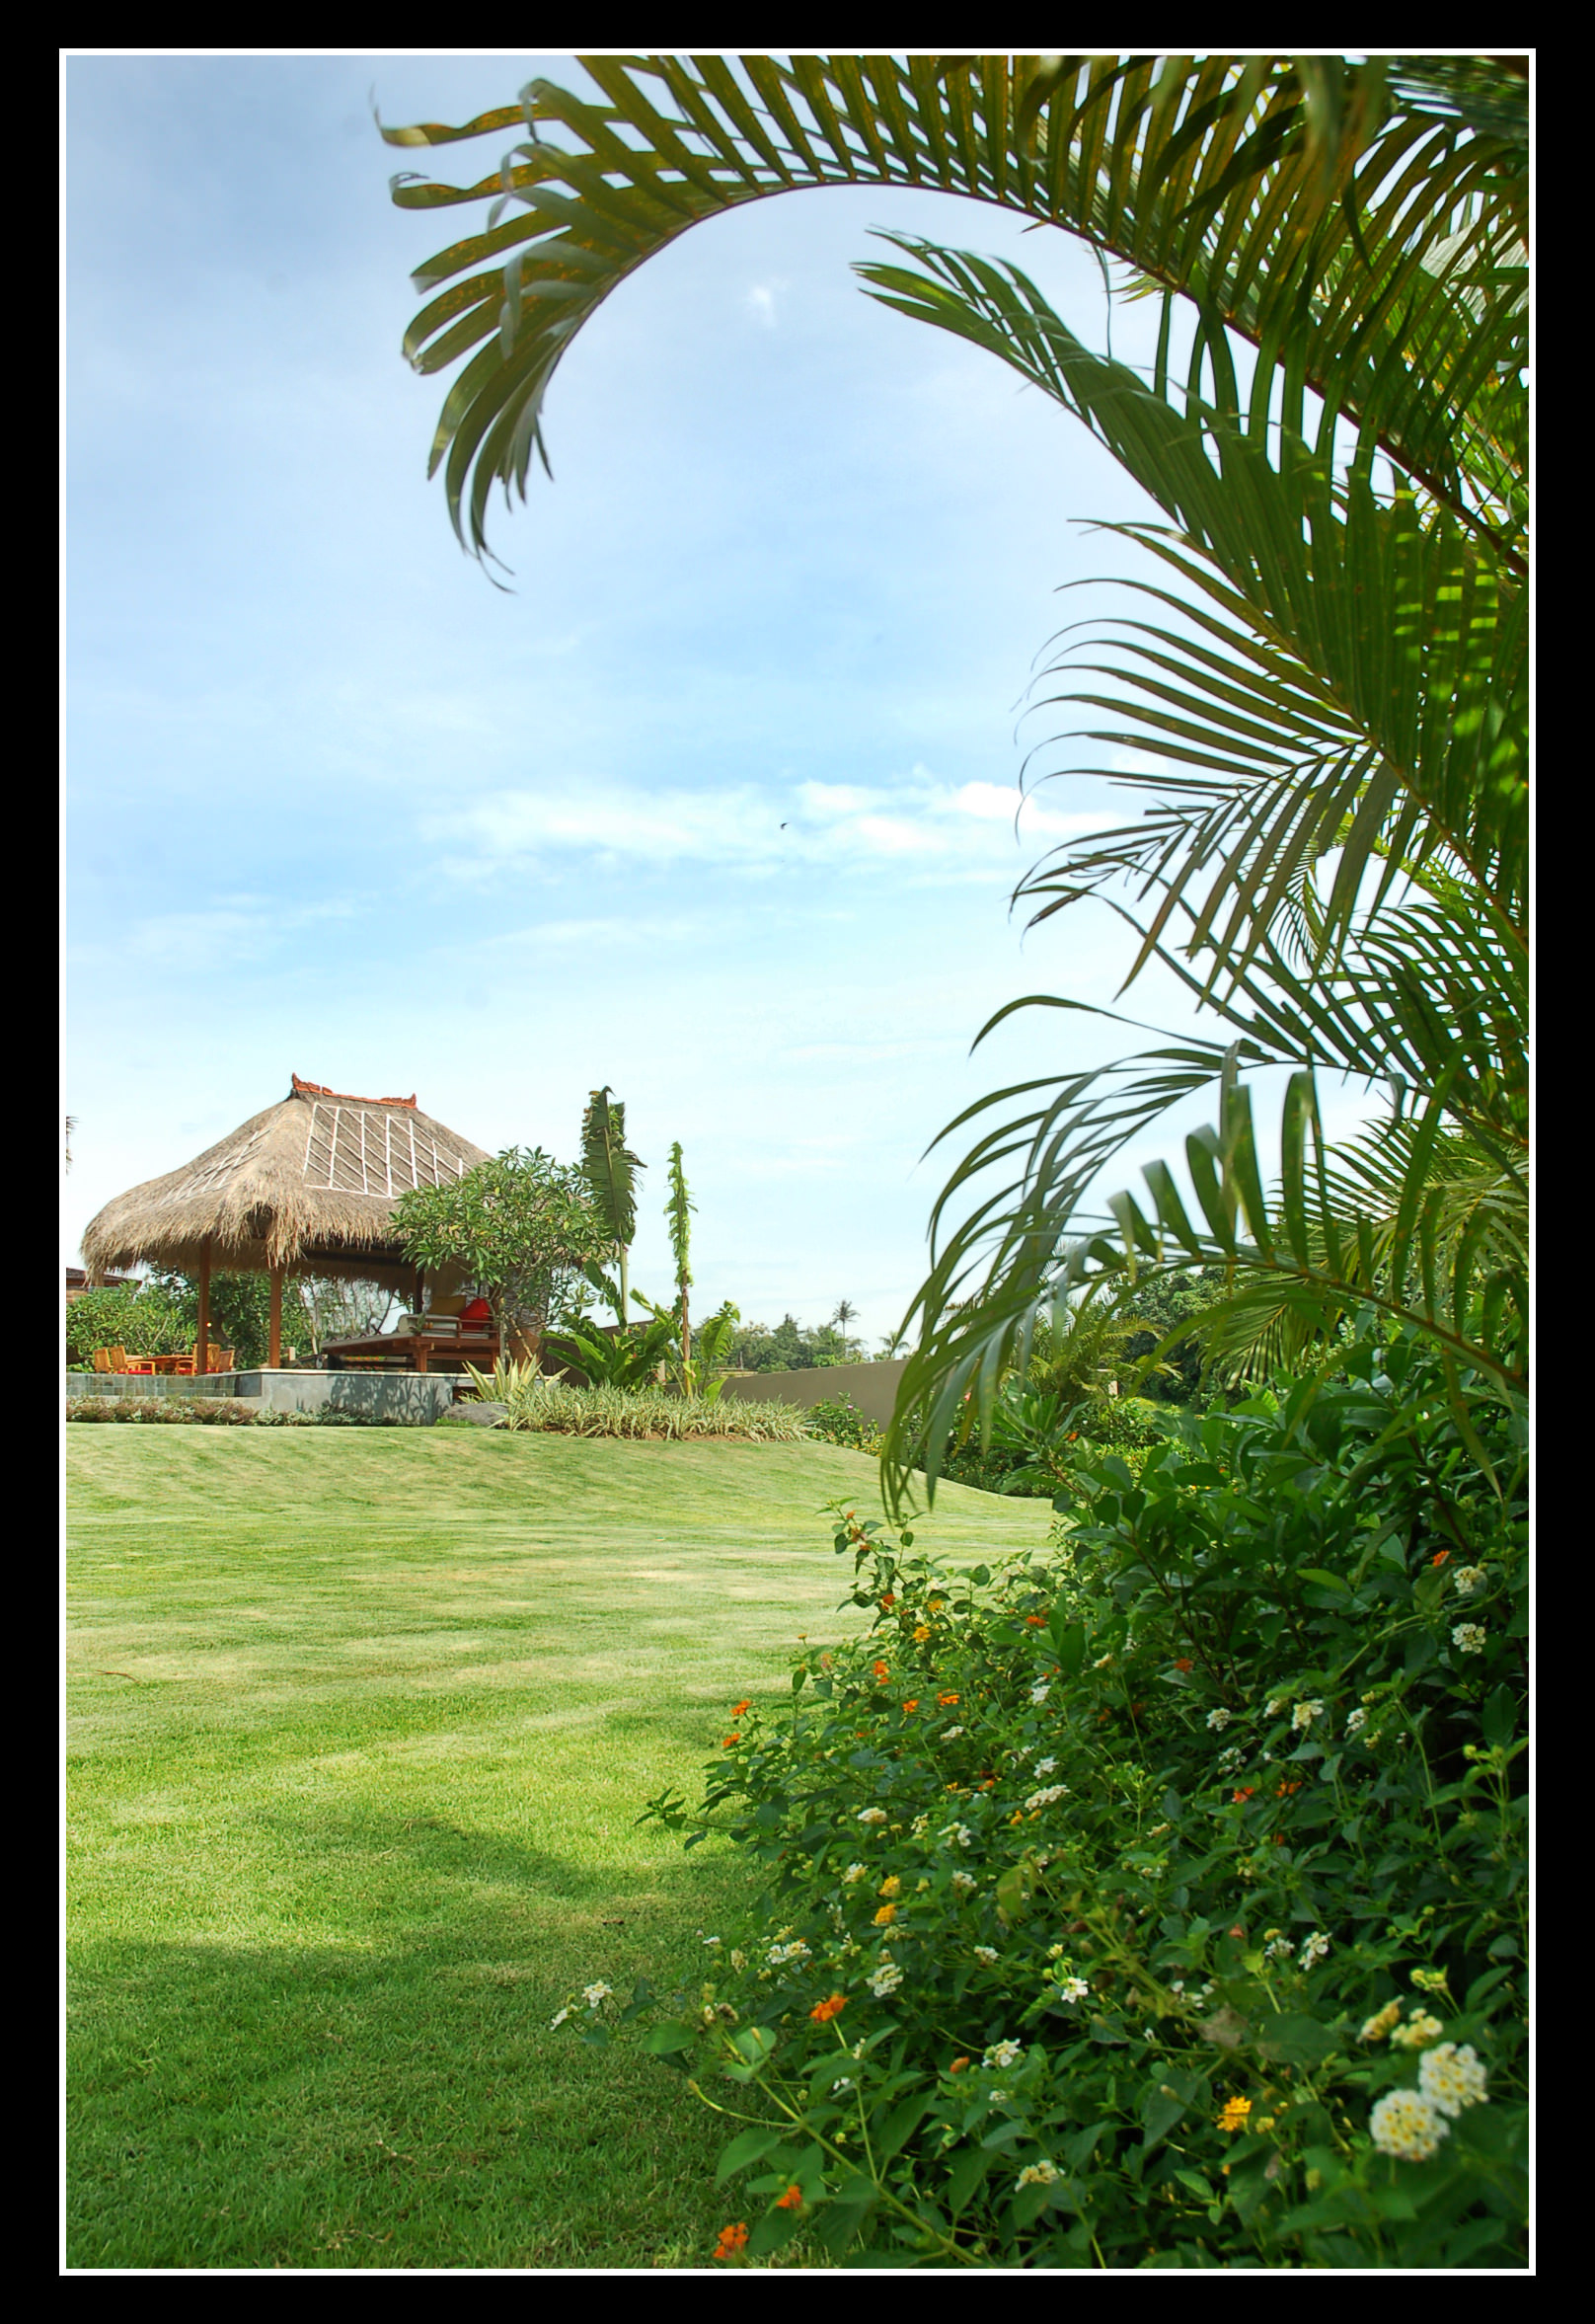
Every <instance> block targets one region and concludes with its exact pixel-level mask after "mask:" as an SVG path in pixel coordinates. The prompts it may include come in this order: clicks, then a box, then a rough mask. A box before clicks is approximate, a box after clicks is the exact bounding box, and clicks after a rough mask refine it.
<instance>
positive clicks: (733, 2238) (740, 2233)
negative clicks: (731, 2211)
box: [715, 2219, 747, 2260]
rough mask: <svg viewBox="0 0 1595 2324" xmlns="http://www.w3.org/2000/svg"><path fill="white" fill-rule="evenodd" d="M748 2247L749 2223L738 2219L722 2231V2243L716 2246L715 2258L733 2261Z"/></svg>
mask: <svg viewBox="0 0 1595 2324" xmlns="http://www.w3.org/2000/svg"><path fill="white" fill-rule="evenodd" d="M746 2245H747V2221H746V2220H745V2219H736V2220H734V2221H733V2222H732V2224H731V2225H730V2226H728V2227H722V2229H721V2231H720V2241H719V2243H717V2244H716V2246H715V2257H716V2259H717V2260H729V2259H733V2258H734V2257H735V2255H736V2254H737V2253H738V2252H739V2251H742V2250H744V2249H745V2248H746Z"/></svg>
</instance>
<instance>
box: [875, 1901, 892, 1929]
mask: <svg viewBox="0 0 1595 2324" xmlns="http://www.w3.org/2000/svg"><path fill="white" fill-rule="evenodd" d="M896 1917H897V1907H896V1905H895V1904H882V1905H881V1907H880V1910H879V1911H878V1912H877V1913H876V1914H875V1926H876V1928H889V1927H890V1925H891V1923H892V1922H893V1921H894V1920H895V1919H896Z"/></svg>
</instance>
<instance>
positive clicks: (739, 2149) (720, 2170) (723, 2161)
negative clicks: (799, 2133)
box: [715, 2124, 787, 2185]
mask: <svg viewBox="0 0 1595 2324" xmlns="http://www.w3.org/2000/svg"><path fill="white" fill-rule="evenodd" d="M786 2135H787V2130H786V2128H785V2126H783V2125H780V2124H777V2125H776V2126H775V2127H774V2128H773V2129H771V2130H763V2129H758V2130H743V2131H742V2132H741V2134H740V2135H739V2136H738V2137H735V2138H733V2139H732V2140H731V2143H730V2145H729V2146H727V2147H726V2149H725V2152H724V2153H723V2154H722V2156H721V2158H720V2163H719V2166H718V2167H717V2169H716V2172H715V2180H716V2184H717V2185H719V2184H721V2183H722V2182H723V2181H724V2180H726V2179H729V2178H730V2177H731V2176H732V2174H733V2173H734V2172H737V2171H745V2170H746V2169H747V2166H748V2164H749V2163H756V2162H757V2161H758V2160H759V2158H760V2156H761V2155H766V2154H768V2153H770V2151H771V2149H772V2148H773V2147H777V2146H779V2145H780V2144H781V2142H782V2140H783V2139H784V2138H785V2137H786Z"/></svg>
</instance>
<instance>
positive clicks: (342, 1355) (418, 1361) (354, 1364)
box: [322, 1318, 498, 1372]
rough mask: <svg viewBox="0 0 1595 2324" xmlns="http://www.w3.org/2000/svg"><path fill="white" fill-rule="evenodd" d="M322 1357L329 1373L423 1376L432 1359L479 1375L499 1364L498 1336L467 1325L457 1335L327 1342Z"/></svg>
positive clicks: (385, 1335)
mask: <svg viewBox="0 0 1595 2324" xmlns="http://www.w3.org/2000/svg"><path fill="white" fill-rule="evenodd" d="M450 1320H451V1321H452V1320H453V1319H452V1318H451V1319H450ZM322 1356H323V1360H324V1361H325V1363H326V1365H327V1368H328V1370H329V1371H418V1372H424V1371H427V1370H428V1369H429V1368H430V1365H431V1361H432V1359H433V1357H441V1358H443V1359H444V1360H445V1361H447V1362H450V1363H452V1362H454V1361H455V1359H459V1360H460V1361H462V1362H466V1363H474V1364H475V1365H476V1367H477V1369H478V1370H479V1371H491V1370H492V1369H493V1367H494V1364H495V1363H496V1362H497V1361H498V1335H497V1333H496V1332H495V1331H494V1329H493V1328H492V1326H491V1324H490V1325H489V1326H488V1327H487V1328H486V1329H480V1328H476V1327H473V1326H471V1325H469V1324H468V1325H466V1326H465V1327H464V1329H463V1330H460V1331H449V1330H444V1331H441V1332H436V1331H432V1330H430V1329H427V1330H425V1331H419V1332H390V1333H379V1334H378V1335H377V1336H376V1337H375V1338H371V1339H363V1340H330V1341H329V1342H328V1343H327V1345H326V1347H325V1348H324V1349H323V1351H322Z"/></svg>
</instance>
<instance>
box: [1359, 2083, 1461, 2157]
mask: <svg viewBox="0 0 1595 2324" xmlns="http://www.w3.org/2000/svg"><path fill="white" fill-rule="evenodd" d="M1368 2128H1369V2130H1371V2131H1372V2132H1373V2141H1374V2144H1375V2145H1376V2146H1377V2147H1378V2149H1379V2151H1380V2153H1381V2154H1393V2155H1395V2156H1396V2157H1397V2159H1398V2161H1400V2162H1404V2163H1426V2162H1427V2161H1428V2159H1429V2157H1430V2155H1431V2154H1434V2153H1437V2152H1438V2150H1439V2145H1440V2141H1441V2139H1442V2138H1449V2137H1450V2135H1451V2125H1450V2124H1449V2123H1448V2122H1447V2121H1446V2119H1445V2116H1444V2115H1443V2114H1441V2113H1440V2112H1439V2110H1438V2109H1437V2108H1436V2107H1432V2106H1431V2105H1430V2104H1429V2102H1428V2100H1427V2099H1426V2098H1425V2097H1423V2096H1422V2094H1421V2093H1420V2092H1419V2091H1416V2090H1388V2091H1387V2092H1386V2093H1385V2096H1384V2097H1383V2098H1382V2099H1381V2100H1380V2101H1379V2104H1378V2105H1377V2106H1376V2107H1375V2108H1374V2111H1373V2113H1372V2114H1371V2115H1370V2116H1369V2117H1368Z"/></svg>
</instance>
